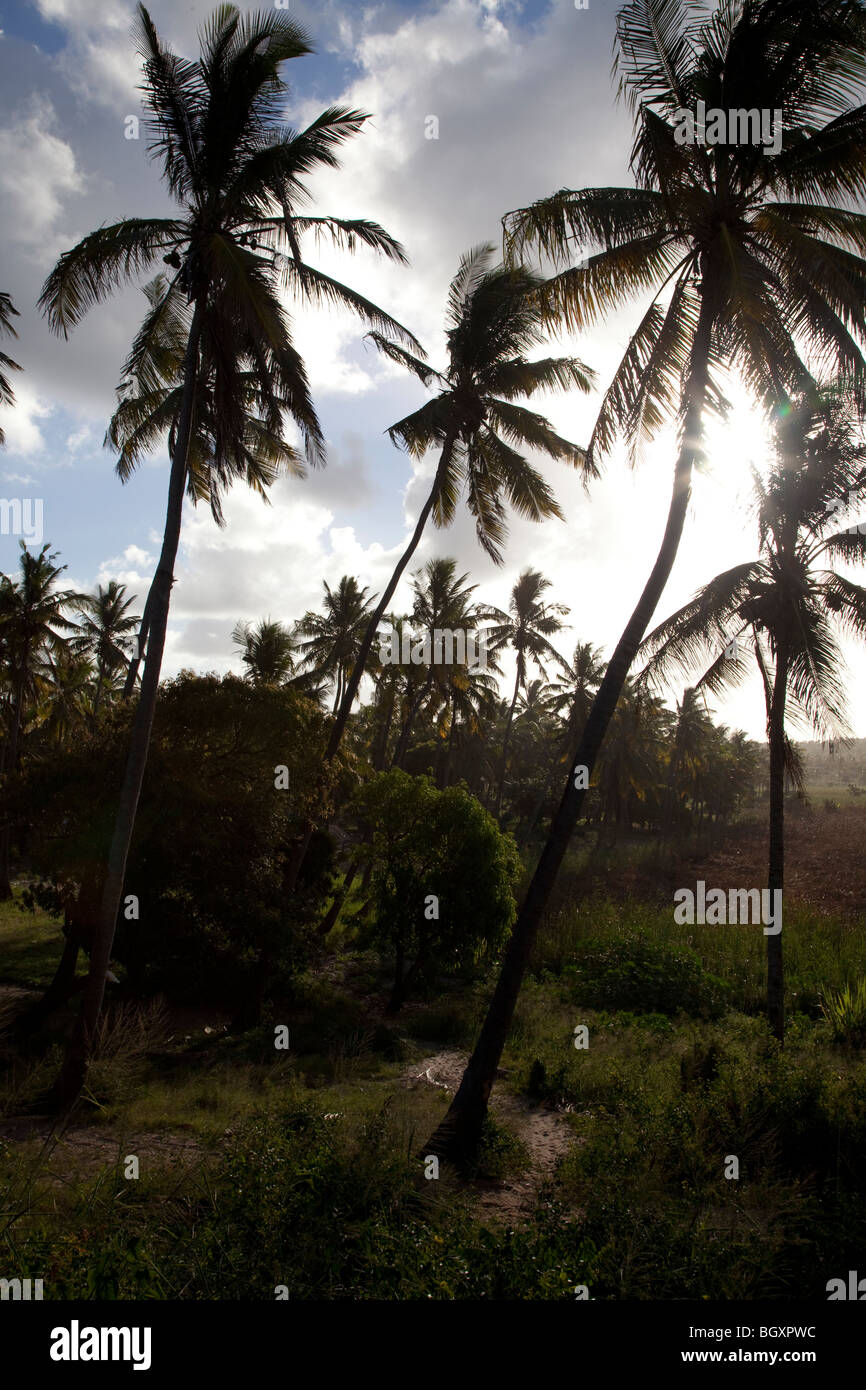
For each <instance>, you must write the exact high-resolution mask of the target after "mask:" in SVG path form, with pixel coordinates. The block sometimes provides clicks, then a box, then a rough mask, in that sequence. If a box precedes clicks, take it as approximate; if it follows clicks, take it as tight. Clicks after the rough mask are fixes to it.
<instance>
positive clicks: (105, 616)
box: [71, 579, 141, 723]
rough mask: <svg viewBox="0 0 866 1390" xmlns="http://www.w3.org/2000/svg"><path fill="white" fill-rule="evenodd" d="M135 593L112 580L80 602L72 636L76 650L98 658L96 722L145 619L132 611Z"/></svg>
mask: <svg viewBox="0 0 866 1390" xmlns="http://www.w3.org/2000/svg"><path fill="white" fill-rule="evenodd" d="M134 603H135V595H133V596H132V597H131V598H127V597H126V585H125V584H119V583H118V581H117V580H116V579H110V580H109V581H108V584H107V585H103V584H98V585H97V586H96V590H95V592H94V593H92V594H83V595H82V597H81V598H80V599H79V601H78V603H77V604H76V608H77V610H78V613H79V614H80V617H81V621H80V622H79V624H78V631H77V633H76V635H75V637H74V638H73V639H72V643H71V645H72V649H73V651H75V652H78V653H80V654H82V655H86V656H92V657H93V658H94V659H95V661H96V687H95V692H94V696H93V710H92V717H93V721H94V723H95V721H96V719H97V717H98V715H99V706H100V704H101V701H102V696H103V694H104V693H106V692H108V693H109V694H110V693H111V691H112V690H113V688H114V686H113V679H114V677H115V675H116V674H117V672H118V671H120V670H121V669H124V668H126V667H128V665H129V651H130V648H131V646H132V634H133V633H134V632H135V630H136V628H137V627H138V625H139V623H140V621H141V619H140V617H139V616H138V615H137V614H133V613H130V612H129V609H130V608H131V607H132V605H133V604H134Z"/></svg>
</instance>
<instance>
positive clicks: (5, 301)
mask: <svg viewBox="0 0 866 1390" xmlns="http://www.w3.org/2000/svg"><path fill="white" fill-rule="evenodd" d="M13 318H16V319H17V318H18V310H17V309H16V308H15V306H14V304H13V303H12V299H11V297H10V296H9V295H8V294H2V293H0V335H2V334H4V333H5V334H8V336H9V337H10V338H17V337H18V334H17V333H16V332H15V327H14V325H13V323H12V319H13ZM7 371H12V372H20V371H21V368H20V367H19V365H18V363H17V362H13V361H12V358H11V357H7V356H6V353H5V352H0V405H14V404H15V392H14V391H13V390H12V384H11V382H10V380H9V378H8V376H7V375H6V372H7ZM5 443H6V434H5V431H4V430H3V428H2V426H0V448H2V446H3V445H4V444H5Z"/></svg>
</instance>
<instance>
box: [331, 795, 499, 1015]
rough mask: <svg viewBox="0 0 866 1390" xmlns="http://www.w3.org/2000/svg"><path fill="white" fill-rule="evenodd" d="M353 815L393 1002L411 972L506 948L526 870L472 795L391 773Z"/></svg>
mask: <svg viewBox="0 0 866 1390" xmlns="http://www.w3.org/2000/svg"><path fill="white" fill-rule="evenodd" d="M352 809H353V813H354V816H355V817H356V819H357V821H358V823H359V825H360V826H361V827H362V829H363V831H364V833H365V834H366V837H367V843H366V845H365V846H364V848H363V850H362V856H363V857H364V858H365V859H366V860H367V862H368V863H370V864H372V878H371V891H372V898H373V903H374V908H373V920H372V921H371V922H370V923H369V926H368V934H369V939H370V940H372V941H375V942H377V943H379V944H381V945H385V946H387V947H389V948H391V949H393V950H394V951H395V953H396V954H397V957H398V973H397V980H396V982H395V995H396V998H395V1002H399V996H400V994H401V992H402V991H403V990H405V988H406V987H407V985H408V981H409V979H410V976H409V970H411V972H412V978H414V977H419V976H420V977H421V978H424V977H427V978H429V977H430V976H431V974H432V972H434V971H444V972H449V971H451V972H453V971H457V970H460V969H462V968H465V967H467V966H469V965H472V964H477V963H478V962H479V961H480V960H482V959H483V958H485V957H488V956H490V955H491V954H492V953H493V952H495V951H496V950H497V949H498V948H499V947H501V946H502V944H503V943H504V941H505V940H506V938H507V936H508V932H509V929H510V927H511V924H512V922H513V921H514V917H515V913H516V907H515V901H514V888H515V885H516V883H517V881H518V878H519V877H520V874H521V872H522V866H521V863H520V858H519V856H518V853H517V849H516V846H515V845H514V842H513V840H511V839H510V838H509V837H508V836H506V835H503V834H502V832H501V831H500V829H499V827H498V826H497V824H496V822H495V820H494V819H493V817H492V816H491V815H489V814H488V812H487V811H485V810H484V808H483V807H482V806H481V804H480V802H478V801H477V800H476V799H475V797H473V796H471V795H470V794H469V792H467V791H466V790H465V788H463V787H449V788H447V789H446V790H445V791H438V790H437V789H436V787H435V786H434V785H433V782H432V781H431V780H430V778H427V777H410V776H409V775H408V774H407V773H405V772H401V771H400V770H399V769H393V770H392V771H391V772H383V773H380V774H379V775H378V776H376V777H373V778H372V779H371V780H370V781H369V782H367V783H366V784H365V785H364V786H363V787H362V788H361V789H360V791H359V792H358V794H357V796H356V798H355V801H354V804H353V808H352ZM431 899H435V900H436V901H435V902H431ZM410 958H411V960H412V965H411V966H410V967H409V969H408V970H407V972H406V974H405V975H404V974H403V969H402V963H403V962H406V963H408V961H409V959H410Z"/></svg>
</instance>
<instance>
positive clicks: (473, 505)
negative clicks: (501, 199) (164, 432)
mask: <svg viewBox="0 0 866 1390" xmlns="http://www.w3.org/2000/svg"><path fill="white" fill-rule="evenodd" d="M493 256H494V251H493V247H492V246H490V245H482V246H476V247H475V248H474V249H473V250H472V251H470V252H468V253H467V254H466V255H465V256H463V257H462V258H461V261H460V268H459V269H458V271H457V274H456V275H455V277H454V279H453V280H452V281H451V286H450V289H449V293H448V318H447V324H448V329H447V343H448V366H447V367H446V369H445V371H444V372H437V371H434V369H433V368H432V367H428V366H427V365H426V363H424V362H421V361H419V359H418V358H417V357H413V356H412V354H411V353H410V352H407V351H406V349H405V348H403V347H401V346H400V344H399V343H395V342H393V341H390V340H389V339H387V338H385V337H384V336H383V335H382V334H381V333H379V332H377V331H375V330H374V331H373V332H372V333H370V334H369V335H368V336H369V337H370V338H372V339H373V341H374V342H375V343H376V345H377V347H378V348H379V349H380V351H382V352H383V353H385V355H386V356H387V357H389V358H391V359H392V360H394V361H396V362H399V363H401V364H402V365H403V366H405V367H407V368H408V370H409V371H411V372H413V373H414V375H415V376H417V377H418V378H419V380H420V381H422V382H423V383H424V385H425V386H434V387H435V388H437V392H438V394H437V395H435V396H434V397H433V399H432V400H430V401H428V402H427V403H426V404H425V405H423V406H421V408H420V409H419V410H416V411H415V412H413V414H412V415H408V416H406V418H405V419H403V420H398V421H397V423H396V424H394V425H392V426H391V427H390V429H389V430H388V434H389V435H390V437H391V439H392V441H393V442H394V443H395V444H400V445H402V446H403V447H405V448H406V449H407V450H408V451H409V453H411V454H413V455H414V456H415V457H416V458H422V457H423V456H424V454H425V453H426V452H427V451H428V449H431V448H434V447H435V448H438V449H439V451H440V452H439V462H438V465H437V468H436V473H435V475H434V478H433V484H432V486H431V488H430V492H429V493H428V495H427V500H426V501H425V503H424V505H423V506H422V508H421V511H420V513H419V515H418V520H417V522H416V524H415V530H414V531H413V533H412V537H411V539H410V541H409V544H408V545H407V546H406V549H405V550H404V551H403V554H402V555H401V556H400V559H399V560H398V562H397V565H396V566H395V569H394V572H393V574H392V575H391V578H390V580H389V581H388V583H387V584H386V586H385V588H384V590H383V592H382V596H381V598H380V600H379V603H378V605H377V607H376V610H375V612H374V613H373V614H372V615H371V618H370V622H369V625H368V627H367V632H366V633H365V636H364V643H363V645H362V648H361V651H360V653H359V659H358V664H357V667H356V670H355V674H354V676H353V678H352V680H350V681H349V684H348V686H347V689H346V693H345V695H344V698H343V703H342V707H341V709H340V711H339V715H338V718H337V720H336V723H335V725H334V728H333V729H332V731H331V737H330V739H329V742H328V749H327V752H326V757H329V758H330V757H333V755H334V753H335V752H336V750H337V748H338V747H339V745H340V740H341V739H342V736H343V730H344V728H345V725H346V720H347V719H348V716H349V712H350V709H351V704H352V700H353V699H354V697H355V692H356V690H357V687H358V684H359V683H360V680H361V676H362V675H363V672H364V669H365V666H366V661H367V656H368V654H369V651H370V648H371V646H372V644H373V640H374V638H375V636H376V633H377V631H378V628H379V624H380V622H381V620H382V617H383V615H384V613H385V612H386V610H387V607H388V604H389V603H390V602H391V599H392V597H393V595H394V592H395V590H396V588H397V585H398V583H399V581H400V578H401V576H402V574H403V571H404V570H405V568H406V566H407V565H408V563H409V561H410V560H411V558H412V556H413V555H414V553H415V551H416V550H417V548H418V543H419V541H420V540H421V535H422V533H423V531H424V527H425V526H426V525H427V521H428V519H429V518H430V516H431V514H432V516H433V520H434V522H435V524H436V525H437V526H440V527H444V526H449V525H450V524H451V522H452V521H453V520H454V516H455V513H456V510H457V500H458V498H459V496H460V494H461V491H464V490H465V493H466V503H467V506H468V508H469V511H470V513H471V514H472V516H474V518H475V530H476V535H477V537H478V541H479V544H480V545H481V547H482V549H483V550H484V551H485V552H486V554H488V555H489V556H490V558H491V559H492V560H494V561H495V562H496V563H497V564H501V563H502V545H503V542H504V540H505V537H506V534H507V525H506V521H505V502H506V501H508V502H509V503H510V504H511V506H512V507H514V509H515V510H516V511H517V512H518V514H519V515H521V516H524V517H528V518H530V520H532V521H543V520H544V519H545V518H547V517H551V516H556V517H559V518H560V519H562V513H561V511H560V509H559V507H558V505H557V502H556V499H555V497H554V495H553V492H552V491H551V489H550V487H549V486H548V485H547V483H546V482H545V481H544V479H543V477H542V476H541V474H540V473H539V472H538V470H537V469H536V468H535V467H533V465H532V464H531V463H529V462H528V460H527V459H526V457H525V454H523V453H520V452H519V451H520V450H521V449H522V450H527V449H533V450H538V451H539V452H541V453H545V454H547V455H548V456H549V457H550V458H554V459H558V460H561V461H564V462H566V463H569V464H571V466H572V467H574V468H577V469H579V471H580V473H581V476H582V478H583V480H584V482H588V481H589V480H590V479H592V478H594V477H596V476H597V470H596V469H595V468H594V466H593V465H592V464H590V462H589V461H588V459H587V456H586V454H585V452H584V451H583V449H581V448H579V446H578V445H576V444H571V443H570V442H569V441H568V440H567V439H563V438H561V437H560V435H558V434H556V433H555V431H554V430H553V429H552V428H551V426H550V424H549V423H548V421H547V420H545V419H544V417H543V416H541V415H538V414H536V413H535V412H534V411H531V410H527V409H526V407H525V406H520V405H516V404H515V401H516V400H518V399H519V398H520V397H522V396H532V395H534V393H535V392H536V391H555V390H567V389H568V388H569V387H574V388H576V389H577V390H579V391H589V390H590V389H591V386H592V383H593V381H594V374H593V373H592V372H591V371H590V370H589V368H587V367H585V366H584V364H583V363H582V362H579V361H578V360H577V358H574V357H544V358H541V359H540V360H538V361H529V360H528V358H527V356H526V354H527V353H528V352H529V351H530V349H532V348H534V347H536V346H538V345H539V344H540V343H542V342H543V341H544V334H543V332H542V328H541V313H542V309H541V305H540V301H539V300H538V298H537V290H538V288H539V286H540V285H541V284H542V281H541V280H540V278H539V277H538V276H536V275H533V274H532V273H531V272H530V271H528V270H526V269H525V268H523V267H516V268H512V269H506V268H505V267H504V266H501V265H494V264H493Z"/></svg>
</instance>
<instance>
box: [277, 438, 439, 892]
mask: <svg viewBox="0 0 866 1390" xmlns="http://www.w3.org/2000/svg"><path fill="white" fill-rule="evenodd" d="M453 447H454V437H453V436H449V437H448V438H446V440H445V442H444V444H443V446H442V453H441V455H440V457H439V466H438V468H437V469H436V477H435V478H434V480H433V486H432V487H431V489H430V493H429V496H428V498H427V501H426V502H425V503H424V506H423V507H422V508H421V512H420V515H419V517H418V521H417V523H416V526H415V530H414V531H413V532H412V538H411V540H410V541H409V544H408V545H407V546H406V549H405V550H404V551H403V554H402V555H401V556H400V559H399V560H398V561H397V565H396V568H395V570H394V573H393V574H392V575H391V578H390V579H389V580H388V583H387V585H386V586H385V590H384V592H383V594H382V597H381V598H380V599H379V602H378V604H377V605H376V608H375V610H374V611H373V613H372V614H371V615H370V621H369V622H368V624H367V629H366V631H365V633H364V637H363V639H362V642H361V645H360V647H359V649H358V655H357V658H356V660H355V663H354V665H353V667H352V671H351V674H350V676H349V677H348V679H347V681H346V687H345V690H344V691H343V698H342V701H341V704H340V709H339V712H338V714H337V718H336V719H335V721H334V725H333V728H332V729H331V736H330V738H329V739H328V744H327V747H326V748H325V756H324V759H323V765H324V767H327V765H328V763H330V762H331V761H332V760H333V758H334V757H335V755H336V753H337V751H338V749H339V747H340V744H341V743H342V741H343V733H344V731H345V728H346V722H347V720H348V718H349V714H350V712H351V709H352V705H353V704H354V702H355V696H356V695H357V693H358V687H359V685H360V684H361V679H362V677H363V675H364V669H365V667H366V665H367V659H368V657H369V655H370V649H371V647H372V646H373V641H374V639H375V637H376V633H377V632H378V630H379V624H380V622H381V621H382V618H383V617H384V615H385V613H386V612H387V610H388V605H389V603H390V602H391V599H392V598H393V597H394V593H395V591H396V588H397V585H398V584H399V582H400V578H401V576H402V574H403V571H404V570H405V568H406V566H407V565H408V563H409V561H410V560H411V559H412V556H413V555H414V554H415V551H416V550H417V549H418V545H419V543H420V540H421V536H422V535H423V532H424V527H425V526H426V525H427V522H428V520H429V517H430V513H431V512H432V510H433V505H434V503H435V501H436V495H437V493H438V491H439V485H440V481H441V479H442V478H443V477H444V476H445V473H446V472H447V469H448V463H449V460H450V457H451V450H452V449H453ZM314 829H315V824H314V822H313V821H312V820H308V821H307V822H306V824H305V825H304V828H303V830H302V832H301V837H300V841H299V843H298V846H297V848H296V850H295V853H294V856H293V858H292V861H291V863H290V865H289V869H288V872H287V874H286V887H287V889H288V891H289V892H290V893H293V892H294V891H295V887H296V885H297V882H298V875H299V873H300V871H301V868H302V866H303V863H304V860H305V858H306V856H307V847H308V845H309V843H310V838H311V836H312V834H313V830H314Z"/></svg>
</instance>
